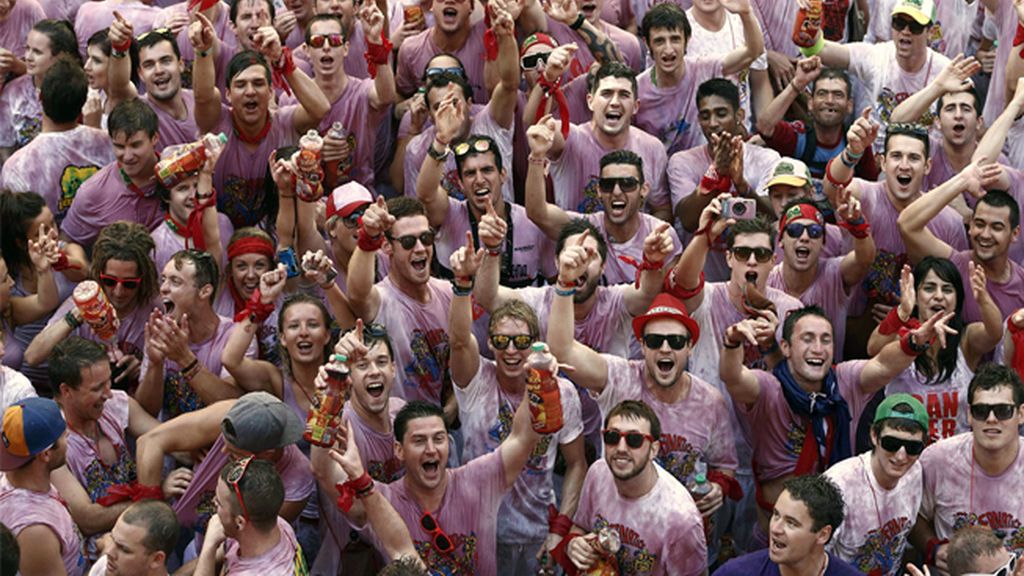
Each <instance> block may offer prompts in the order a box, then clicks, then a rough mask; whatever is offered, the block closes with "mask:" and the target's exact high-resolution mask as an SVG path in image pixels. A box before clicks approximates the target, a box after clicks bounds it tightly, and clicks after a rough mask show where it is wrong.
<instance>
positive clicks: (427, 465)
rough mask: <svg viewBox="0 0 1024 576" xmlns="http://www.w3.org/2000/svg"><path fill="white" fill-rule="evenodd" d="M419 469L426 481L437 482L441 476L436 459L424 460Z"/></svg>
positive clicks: (439, 465)
mask: <svg viewBox="0 0 1024 576" xmlns="http://www.w3.org/2000/svg"><path fill="white" fill-rule="evenodd" d="M420 468H421V469H422V470H423V476H424V477H425V478H426V479H427V480H437V479H439V478H440V476H441V461H440V460H437V459H436V458H432V459H430V460H424V461H423V464H421V465H420Z"/></svg>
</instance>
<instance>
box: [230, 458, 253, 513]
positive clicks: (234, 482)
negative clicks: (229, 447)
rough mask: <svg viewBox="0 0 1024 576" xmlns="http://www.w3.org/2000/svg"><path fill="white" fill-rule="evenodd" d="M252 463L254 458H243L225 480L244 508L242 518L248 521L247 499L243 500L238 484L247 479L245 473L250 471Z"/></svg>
mask: <svg viewBox="0 0 1024 576" xmlns="http://www.w3.org/2000/svg"><path fill="white" fill-rule="evenodd" d="M251 463H252V456H247V457H245V458H242V459H241V460H239V461H238V462H235V467H234V468H232V469H231V472H229V473H228V475H227V477H226V478H225V479H224V480H225V481H227V483H228V485H229V486H231V488H232V489H233V490H234V491H235V496H236V497H237V498H238V505H239V506H240V507H241V508H242V516H244V517H245V519H246V520H248V519H249V511H248V510H246V509H245V499H243V498H242V490H241V489H240V488H239V487H238V484H239V483H240V482H241V481H242V478H243V477H245V471H246V470H248V469H249V464H251Z"/></svg>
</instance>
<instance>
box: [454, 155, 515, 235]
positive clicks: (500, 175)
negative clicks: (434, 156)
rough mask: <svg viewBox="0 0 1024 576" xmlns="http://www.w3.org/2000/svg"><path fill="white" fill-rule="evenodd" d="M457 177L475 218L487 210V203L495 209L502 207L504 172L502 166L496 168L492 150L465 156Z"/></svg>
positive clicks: (478, 217)
mask: <svg viewBox="0 0 1024 576" xmlns="http://www.w3.org/2000/svg"><path fill="white" fill-rule="evenodd" d="M459 177H460V179H461V180H462V189H463V190H464V191H465V193H466V200H467V201H468V202H469V206H470V207H471V208H472V210H473V215H474V216H475V217H476V219H477V220H479V219H480V217H481V216H482V215H483V214H484V212H485V211H486V210H487V205H488V204H491V205H492V206H494V208H495V210H498V209H500V208H501V207H502V205H503V199H502V196H501V187H502V186H503V185H504V183H505V178H506V173H505V170H504V168H502V169H501V170H498V165H497V164H496V163H495V160H494V152H493V151H488V152H481V153H478V154H473V155H471V156H467V157H466V159H465V160H463V161H462V173H461V174H460V175H459ZM499 213H500V212H499Z"/></svg>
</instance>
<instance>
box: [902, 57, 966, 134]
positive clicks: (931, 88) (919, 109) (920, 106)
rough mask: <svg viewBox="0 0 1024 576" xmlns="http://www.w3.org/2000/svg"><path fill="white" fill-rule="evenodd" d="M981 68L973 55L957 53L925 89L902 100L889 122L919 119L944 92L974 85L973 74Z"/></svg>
mask: <svg viewBox="0 0 1024 576" xmlns="http://www.w3.org/2000/svg"><path fill="white" fill-rule="evenodd" d="M979 70H981V63H980V62H978V61H977V60H976V59H975V58H974V57H973V56H971V57H970V58H964V55H963V54H957V55H956V58H953V60H952V61H951V62H950V63H949V64H948V65H947V66H946V67H945V68H943V69H942V71H941V72H939V75H938V76H936V77H935V79H934V80H932V81H931V82H929V83H928V85H927V86H925V87H924V89H922V90H918V91H917V92H914V93H913V94H911V95H910V97H908V98H907V99H906V100H904V101H903V102H900V104H899V106H897V107H896V109H895V110H893V111H892V115H891V116H890V118H889V122H917V121H919V120H920V118H921V117H922V116H924V115H925V114H926V113H928V109H929V108H931V107H932V104H934V103H935V101H936V100H938V99H939V98H941V97H942V95H943V94H949V93H950V92H960V91H962V90H966V89H967V88H969V87H970V86H972V85H973V82H971V76H973V75H975V74H976V73H977V72H978V71H979Z"/></svg>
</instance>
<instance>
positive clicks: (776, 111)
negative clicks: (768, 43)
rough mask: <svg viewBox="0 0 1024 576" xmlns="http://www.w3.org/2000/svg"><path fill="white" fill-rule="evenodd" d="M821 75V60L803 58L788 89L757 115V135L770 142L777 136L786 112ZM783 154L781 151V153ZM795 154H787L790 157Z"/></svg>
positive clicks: (784, 89) (798, 63) (815, 57)
mask: <svg viewBox="0 0 1024 576" xmlns="http://www.w3.org/2000/svg"><path fill="white" fill-rule="evenodd" d="M820 74H821V58H819V57H817V56H810V57H807V58H803V59H801V60H799V61H798V62H797V63H796V74H795V75H794V76H793V80H791V81H790V82H789V83H788V84H786V87H785V88H783V89H782V92H779V94H778V95H777V96H775V98H774V99H773V100H772V101H771V102H769V103H768V105H767V106H765V107H764V109H762V110H761V111H760V113H759V114H758V115H757V133H758V134H760V135H761V136H762V137H764V139H765V140H766V141H767V140H770V139H771V138H772V136H773V135H774V134H775V127H776V126H778V124H779V122H783V121H784V120H785V118H786V112H787V111H788V110H789V107H790V106H792V105H793V102H795V101H796V99H797V97H799V96H800V94H802V93H804V91H805V90H807V87H808V86H810V85H811V84H813V83H814V81H815V80H817V79H818V76H819V75H820ZM780 152H781V151H780ZM793 153H795V151H794V152H787V153H786V154H783V155H784V156H789V155H791V154H793Z"/></svg>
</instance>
